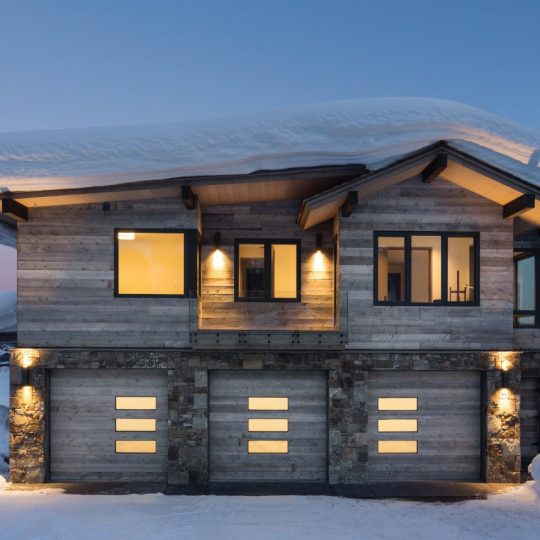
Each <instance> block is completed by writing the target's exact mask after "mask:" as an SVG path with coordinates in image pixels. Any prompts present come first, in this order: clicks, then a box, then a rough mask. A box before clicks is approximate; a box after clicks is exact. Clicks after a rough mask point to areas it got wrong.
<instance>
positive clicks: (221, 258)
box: [212, 231, 225, 270]
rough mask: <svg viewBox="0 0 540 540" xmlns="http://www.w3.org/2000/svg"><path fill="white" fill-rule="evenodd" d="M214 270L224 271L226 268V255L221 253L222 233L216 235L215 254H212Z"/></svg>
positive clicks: (217, 232)
mask: <svg viewBox="0 0 540 540" xmlns="http://www.w3.org/2000/svg"><path fill="white" fill-rule="evenodd" d="M212 268H214V269H215V270H223V268H225V254H224V253H223V251H221V233H220V232H219V231H216V232H215V233H214V252H213V253H212Z"/></svg>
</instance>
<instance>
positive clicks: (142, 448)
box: [115, 440, 157, 454]
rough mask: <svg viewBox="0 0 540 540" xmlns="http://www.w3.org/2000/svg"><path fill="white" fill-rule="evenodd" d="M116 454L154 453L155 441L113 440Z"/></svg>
mask: <svg viewBox="0 0 540 540" xmlns="http://www.w3.org/2000/svg"><path fill="white" fill-rule="evenodd" d="M115 442H116V444H115V450H116V453H117V454H155V453H156V448H157V444H156V441H119V440H117V441H115Z"/></svg>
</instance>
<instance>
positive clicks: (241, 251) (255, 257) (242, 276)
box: [238, 244, 265, 298]
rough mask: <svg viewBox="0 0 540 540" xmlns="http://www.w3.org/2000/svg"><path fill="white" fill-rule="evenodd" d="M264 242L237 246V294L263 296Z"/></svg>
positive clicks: (240, 295) (244, 296) (254, 296)
mask: <svg viewBox="0 0 540 540" xmlns="http://www.w3.org/2000/svg"><path fill="white" fill-rule="evenodd" d="M264 281H265V278H264V244H240V245H239V246H238V296H239V297H240V298H264V296H265V291H264Z"/></svg>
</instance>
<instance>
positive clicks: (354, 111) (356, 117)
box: [0, 98, 540, 191]
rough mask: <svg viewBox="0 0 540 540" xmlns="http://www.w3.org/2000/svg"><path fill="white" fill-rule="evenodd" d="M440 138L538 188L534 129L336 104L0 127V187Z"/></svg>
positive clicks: (391, 103)
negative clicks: (11, 129) (113, 122)
mask: <svg viewBox="0 0 540 540" xmlns="http://www.w3.org/2000/svg"><path fill="white" fill-rule="evenodd" d="M443 139H444V140H448V141H451V142H452V143H455V145H456V146H458V147H459V148H460V149H462V150H465V151H468V152H470V153H472V154H473V155H475V156H476V157H478V158H480V159H485V160H487V161H490V162H491V163H493V164H494V165H497V166H499V167H500V168H502V169H503V170H506V171H507V172H510V173H514V174H516V175H517V176H520V177H521V178H523V179H524V180H529V181H530V182H532V183H536V184H538V185H540V168H539V162H540V133H539V132H537V131H535V130H532V129H529V128H526V127H523V126H520V125H518V124H515V123H514V122H511V121H509V120H506V119H504V118H501V117H499V116H496V115H494V114H491V113H488V112H485V111H482V110H480V109H476V108H474V107H469V106H467V105H463V104H461V103H456V102H453V101H447V100H441V99H428V98H379V99H359V100H351V101H341V102H334V103H325V104H319V105H312V106H307V107H301V108H298V109H294V110H280V111H270V112H266V113H259V114H250V115H243V116H236V117H230V118H220V119H216V120H206V121H199V122H174V123H168V124H152V125H139V126H123V127H104V128H85V129H68V130H49V131H33V132H15V133H0V191H1V190H2V189H3V190H8V189H9V190H11V191H16V190H36V189H57V188H58V189H59V188H65V187H83V186H95V185H107V184H120V183H124V182H132V181H137V180H158V179H163V178H173V177H181V176H192V175H208V174H210V175H212V174H241V173H250V172H253V171H256V170H259V169H283V168H287V167H305V166H317V165H334V164H343V163H364V164H365V165H367V166H368V167H369V168H370V169H372V170H373V169H378V168H380V167H381V166H382V165H384V164H386V163H388V162H390V161H393V160H395V159H397V158H398V157H400V156H403V155H404V154H406V153H409V152H412V151H414V150H418V149H419V148H421V147H423V146H426V145H428V144H431V143H433V142H436V141H438V140H443Z"/></svg>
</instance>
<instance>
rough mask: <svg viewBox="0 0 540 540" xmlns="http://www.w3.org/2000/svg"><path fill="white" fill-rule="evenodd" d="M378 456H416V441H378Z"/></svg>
mask: <svg viewBox="0 0 540 540" xmlns="http://www.w3.org/2000/svg"><path fill="white" fill-rule="evenodd" d="M377 451H378V452H379V454H417V453H418V442H417V441H379V442H378V448H377Z"/></svg>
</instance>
